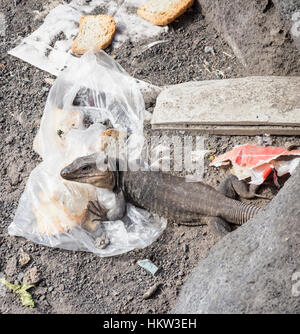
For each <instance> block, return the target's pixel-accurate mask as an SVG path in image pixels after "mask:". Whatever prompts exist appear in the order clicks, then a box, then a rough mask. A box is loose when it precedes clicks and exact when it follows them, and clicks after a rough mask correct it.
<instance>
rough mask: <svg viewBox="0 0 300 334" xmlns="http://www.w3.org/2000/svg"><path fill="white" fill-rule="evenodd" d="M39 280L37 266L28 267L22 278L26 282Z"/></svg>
mask: <svg viewBox="0 0 300 334" xmlns="http://www.w3.org/2000/svg"><path fill="white" fill-rule="evenodd" d="M40 280H41V276H40V273H39V272H38V269H37V267H32V268H30V269H28V270H27V271H26V272H25V274H24V278H23V282H24V283H26V284H36V283H38V282H39V281H40Z"/></svg>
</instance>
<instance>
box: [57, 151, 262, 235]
mask: <svg viewBox="0 0 300 334" xmlns="http://www.w3.org/2000/svg"><path fill="white" fill-rule="evenodd" d="M99 161H101V162H99ZM119 165H120V163H118V161H117V162H116V164H115V167H117V168H115V170H113V168H109V166H111V163H110V162H109V161H108V159H107V158H105V159H104V158H103V157H102V158H101V159H99V153H94V154H91V155H88V156H84V157H80V158H77V159H76V160H75V161H73V162H72V163H71V164H69V165H68V166H66V167H65V168H64V169H63V170H62V171H61V177H62V178H64V179H66V180H69V181H75V182H81V183H88V184H91V185H94V186H96V187H100V188H105V189H109V190H112V191H114V192H115V193H116V194H119V195H120V194H122V195H124V198H125V200H126V201H127V202H129V203H132V204H134V205H135V206H137V207H139V208H143V209H145V210H147V211H149V212H153V213H156V214H158V215H159V216H162V217H166V218H173V219H175V220H179V221H181V222H190V221H193V220H195V219H199V217H201V216H208V217H215V218H216V221H217V222H218V224H222V222H224V221H226V222H228V223H233V224H237V225H241V224H243V223H245V222H246V221H247V220H249V219H250V218H252V217H253V216H255V215H256V214H257V213H258V212H259V210H260V208H258V207H256V206H253V205H250V204H245V203H243V202H240V201H238V200H236V199H234V197H235V196H236V195H237V194H238V195H239V196H241V197H245V198H252V197H255V196H257V197H260V196H259V195H256V193H255V191H256V189H253V188H252V189H250V188H249V189H248V188H247V185H246V184H245V183H241V182H239V181H238V180H237V178H235V177H233V176H231V177H230V178H228V179H226V181H225V182H223V183H222V184H221V187H220V188H219V191H217V190H216V189H214V188H213V187H211V186H210V185H208V184H205V183H203V182H186V180H185V178H183V177H178V176H173V175H171V174H169V173H165V172H161V171H151V170H147V171H143V170H137V171H130V170H128V171H122V170H119V168H118V166H119ZM88 209H89V211H91V212H92V213H93V214H95V215H96V216H97V217H98V219H99V220H100V221H106V220H115V219H119V218H121V217H114V214H113V212H110V211H109V210H107V209H106V208H105V207H104V206H103V205H101V204H100V203H98V202H97V201H94V202H90V203H89V205H88ZM123 211H125V205H124V210H123ZM122 214H125V212H123V213H122ZM122 214H121V215H122ZM225 229H227V227H225Z"/></svg>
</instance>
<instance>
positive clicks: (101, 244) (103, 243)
mask: <svg viewBox="0 0 300 334" xmlns="http://www.w3.org/2000/svg"><path fill="white" fill-rule="evenodd" d="M109 244H110V240H109V238H108V237H107V236H106V235H105V234H104V235H102V236H101V237H98V238H97V239H96V240H95V242H94V245H95V247H96V248H99V249H105V248H106V247H107V246H108V245H109Z"/></svg>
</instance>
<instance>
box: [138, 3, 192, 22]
mask: <svg viewBox="0 0 300 334" xmlns="http://www.w3.org/2000/svg"><path fill="white" fill-rule="evenodd" d="M193 3H194V0H149V1H148V2H146V3H145V4H144V5H143V6H141V7H140V8H139V9H138V10H137V14H138V15H139V16H140V17H142V18H143V19H145V20H147V21H150V22H151V23H153V24H155V25H157V26H164V25H166V24H169V23H170V22H172V21H174V20H175V19H176V18H177V17H178V16H180V15H181V14H183V13H184V12H185V11H186V10H187V9H188V8H189V7H191V6H192V4H193Z"/></svg>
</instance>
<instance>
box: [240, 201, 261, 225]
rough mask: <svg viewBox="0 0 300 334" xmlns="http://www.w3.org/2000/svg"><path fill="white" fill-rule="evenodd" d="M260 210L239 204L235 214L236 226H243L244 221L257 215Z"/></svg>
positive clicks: (252, 206)
mask: <svg viewBox="0 0 300 334" xmlns="http://www.w3.org/2000/svg"><path fill="white" fill-rule="evenodd" d="M260 210H261V209H260V208H258V207H256V206H254V205H251V204H245V203H241V202H240V205H239V207H238V208H237V210H236V212H235V221H236V224H238V225H242V224H244V223H245V222H246V221H248V220H249V219H251V218H252V217H254V216H255V215H257V214H258V212H259V211H260Z"/></svg>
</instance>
